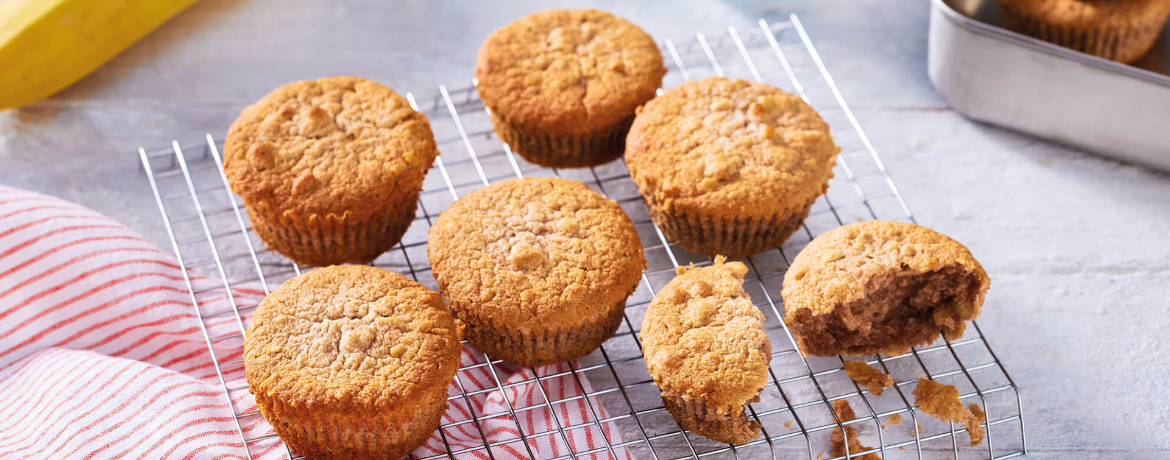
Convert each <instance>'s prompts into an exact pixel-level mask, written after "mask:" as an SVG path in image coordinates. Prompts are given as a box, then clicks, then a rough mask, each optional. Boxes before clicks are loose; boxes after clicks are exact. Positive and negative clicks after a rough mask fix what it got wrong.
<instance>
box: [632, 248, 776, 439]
mask: <svg viewBox="0 0 1170 460" xmlns="http://www.w3.org/2000/svg"><path fill="white" fill-rule="evenodd" d="M747 271H748V269H747V266H745V265H744V264H742V263H739V262H730V263H724V259H723V257H717V258H716V259H715V264H714V265H711V266H707V267H701V268H694V267H693V266H692V267H691V268H690V269H689V270H688V269H686V268H683V267H679V268H678V276H677V277H675V278H674V279H673V280H671V281H670V282H669V283H667V284H666V286H664V287H663V288H662V290H660V291H659V292H658V294H657V295H655V296H654V300H653V301H651V302H650V306H649V307H647V309H646V314H645V316H644V317H643V318H642V332H641V338H642V347H643V351H644V352H645V355H646V367H647V370H648V371H649V373H650V375H651V377H653V378H654V383H655V384H657V385H658V388H659V389H660V390H661V393H662V399H663V402H664V403H665V406H666V408H667V409H668V410H669V411H670V413H671V414H672V415H674V417H675V419H677V420H679V422H680V423H681V424H682V425H683V426H684V427H685V428H687V429H689V430H691V431H694V432H696V433H698V434H701V435H703V436H706V437H708V438H711V439H714V440H716V441H720V442H729V443H745V442H748V441H750V440H752V439H754V438H755V437H756V436H757V435H758V434H759V428H760V425H759V423H757V422H755V421H751V420H749V418H748V416H747V414H746V413H745V412H744V405H745V404H748V403H751V402H753V401H755V400H758V399H759V395H760V392H761V391H762V390H763V388H764V386H765V385H766V384H767V382H768V364H769V362H770V361H771V353H772V344H771V342H769V341H768V337H767V335H766V334H765V332H764V324H763V321H764V314H763V313H762V312H760V309H759V308H756V306H755V305H753V304H752V302H751V298H750V297H748V295H747V293H746V292H744V290H743V277H744V275H745V274H746V273H747Z"/></svg>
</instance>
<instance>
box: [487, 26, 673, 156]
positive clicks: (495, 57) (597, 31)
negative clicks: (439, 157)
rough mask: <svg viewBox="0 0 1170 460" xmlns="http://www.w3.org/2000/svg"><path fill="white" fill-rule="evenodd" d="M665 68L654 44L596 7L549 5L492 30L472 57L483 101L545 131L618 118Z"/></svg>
mask: <svg viewBox="0 0 1170 460" xmlns="http://www.w3.org/2000/svg"><path fill="white" fill-rule="evenodd" d="M665 74H666V68H665V67H664V66H663V63H662V54H661V53H660V52H659V51H658V45H657V44H656V43H654V39H652V38H650V36H649V35H647V34H646V32H644V31H642V29H640V28H638V27H637V26H635V25H633V24H630V23H629V22H628V21H626V20H624V19H622V18H619V17H617V16H614V15H612V14H609V13H606V12H604V11H598V10H588V9H585V10H548V11H542V12H539V13H534V14H531V15H528V16H525V17H523V18H521V19H519V20H516V21H515V22H512V23H511V24H508V25H507V26H504V27H503V28H501V29H499V30H497V31H495V32H493V33H492V34H491V35H490V36H489V37H488V38H487V40H485V41H484V44H483V47H482V48H480V51H479V56H478V59H477V60H476V71H475V76H476V78H477V79H478V84H477V87H478V89H479V96H480V98H481V99H483V101H484V104H486V105H487V106H488V107H489V108H491V109H492V112H493V113H499V114H500V115H501V116H503V117H504V118H506V119H507V120H508V121H509V122H511V123H515V124H518V125H521V126H525V127H528V128H536V129H539V130H541V131H545V132H552V133H561V134H568V133H583V132H590V131H595V130H597V129H601V128H606V127H610V126H613V125H615V124H618V123H620V122H621V121H623V120H625V119H626V118H629V117H632V116H633V115H634V109H635V108H637V107H638V106H639V105H641V104H642V103H644V102H646V101H648V100H650V99H651V98H653V97H654V93H655V91H657V90H658V88H659V87H660V86H661V85H662V77H663V75H665Z"/></svg>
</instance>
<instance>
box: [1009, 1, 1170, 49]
mask: <svg viewBox="0 0 1170 460" xmlns="http://www.w3.org/2000/svg"><path fill="white" fill-rule="evenodd" d="M1002 10H1003V21H1004V27H1006V28H1007V29H1009V30H1012V31H1015V32H1019V33H1022V34H1024V35H1027V36H1030V37H1033V38H1036V39H1040V40H1044V41H1046V42H1049V43H1052V44H1056V45H1060V46H1063V47H1065V48H1071V49H1074V50H1077V51H1080V52H1082V53H1088V54H1092V55H1094V56H1097V57H1101V58H1105V59H1109V60H1112V61H1117V62H1121V63H1130V62H1133V61H1136V60H1138V59H1141V58H1142V56H1145V55H1146V53H1147V52H1149V50H1150V48H1151V47H1153V46H1154V42H1155V41H1157V39H1158V35H1159V34H1160V33H1161V32H1162V28H1163V27H1164V26H1165V24H1166V18H1165V17H1161V18H1158V17H1146V18H1142V20H1135V21H1134V22H1132V23H1130V24H1126V25H1124V26H1118V27H1109V26H1101V27H1092V28H1080V27H1073V26H1061V25H1055V24H1050V23H1048V22H1047V21H1044V20H1042V19H1040V18H1035V17H1031V16H1028V15H1027V14H1025V13H1023V12H1021V11H1018V10H1016V9H1013V8H1011V7H1010V6H1008V5H1003V8H1002Z"/></svg>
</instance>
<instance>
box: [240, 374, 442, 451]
mask: <svg viewBox="0 0 1170 460" xmlns="http://www.w3.org/2000/svg"><path fill="white" fill-rule="evenodd" d="M443 390H446V387H443ZM255 397H256V404H257V406H259V408H260V412H261V413H262V414H263V415H264V418H265V419H266V420H268V422H269V423H271V424H272V428H273V429H274V430H276V434H278V435H280V438H281V439H282V440H284V442H286V443H288V445H289V446H291V447H292V448H293V450H295V451H296V452H297V453H300V454H301V455H305V456H306V457H308V458H313V459H337V460H341V459H387V458H389V459H396V458H401V457H402V456H404V455H406V454H408V453H410V452H411V451H412V450H414V449H415V448H416V447H418V446H420V445H422V444H423V443H425V442H426V441H427V439H429V438H430V437H431V434H433V433H434V432H435V430H436V429H438V428H439V422H440V420H441V418H442V417H443V413H444V412H446V411H447V394H446V391H443V392H440V393H435V394H433V395H425V396H424V397H422V398H420V399H423V400H425V401H420V403H419V404H416V405H415V406H414V407H412V408H394V409H392V412H388V413H365V412H354V413H344V414H339V413H330V412H325V411H312V410H308V409H304V408H297V407H294V406H292V405H287V404H283V403H282V402H281V401H278V400H274V399H271V398H269V397H268V396H267V395H264V394H256V395H255Z"/></svg>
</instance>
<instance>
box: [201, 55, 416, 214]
mask: <svg viewBox="0 0 1170 460" xmlns="http://www.w3.org/2000/svg"><path fill="white" fill-rule="evenodd" d="M436 155H438V151H437V150H436V148H435V139H434V135H433V134H432V133H431V126H430V124H429V123H428V122H427V119H426V117H425V116H424V115H423V114H422V113H420V112H416V111H414V110H413V109H411V107H410V104H408V103H407V102H406V100H404V99H403V98H402V97H400V96H398V94H396V93H395V92H394V91H393V90H391V89H390V88H387V87H385V86H382V85H380V84H378V83H376V82H373V81H370V80H366V79H362V78H356V77H328V78H322V79H319V80H309V81H301V82H296V83H291V84H288V85H285V86H282V87H280V88H277V89H276V90H274V91H272V92H271V93H269V94H268V95H267V96H264V98H262V99H260V101H258V102H256V103H255V104H252V105H250V106H248V107H247V108H245V109H244V110H243V112H241V113H240V117H239V118H238V119H237V120H236V122H235V123H233V124H232V127H231V129H229V130H228V135H227V139H226V140H225V141H224V152H223V157H224V159H223V161H224V174H225V175H226V176H227V178H228V181H229V182H230V183H231V187H232V191H234V192H236V193H237V194H239V195H240V196H241V197H243V198H244V200H245V202H246V203H249V207H248V210H249V211H250V212H256V211H259V212H265V213H269V215H271V216H273V217H276V218H291V219H298V220H299V219H313V218H314V216H316V217H315V218H318V219H326V220H339V219H343V218H345V216H346V215H347V214H352V216H351V217H350V218H358V219H364V218H366V217H368V216H370V215H373V214H375V213H380V212H381V209H383V208H384V207H385V206H392V205H394V204H397V203H401V202H402V200H405V199H409V198H411V197H413V196H414V194H415V192H416V191H417V190H419V189H420V188H421V185H422V181H423V177H424V176H425V175H426V171H427V170H428V169H430V167H431V163H432V162H433V161H434V159H435V156H436Z"/></svg>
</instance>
